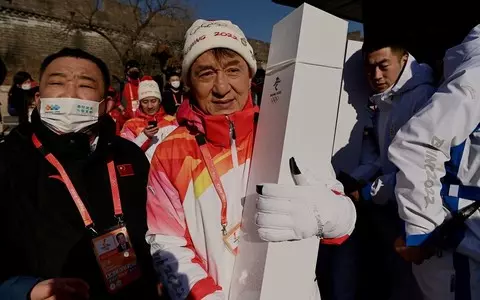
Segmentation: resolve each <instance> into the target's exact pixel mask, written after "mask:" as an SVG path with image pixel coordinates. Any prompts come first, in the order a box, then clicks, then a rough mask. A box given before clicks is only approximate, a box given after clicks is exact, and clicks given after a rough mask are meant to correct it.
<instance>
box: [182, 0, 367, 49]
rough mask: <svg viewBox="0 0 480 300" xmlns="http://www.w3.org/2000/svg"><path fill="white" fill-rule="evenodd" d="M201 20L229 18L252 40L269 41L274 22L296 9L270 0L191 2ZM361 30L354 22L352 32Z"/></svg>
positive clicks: (209, 0) (203, 0)
mask: <svg viewBox="0 0 480 300" xmlns="http://www.w3.org/2000/svg"><path fill="white" fill-rule="evenodd" d="M188 2H189V3H190V4H191V5H192V6H193V8H194V10H195V12H196V15H197V17H198V18H202V19H207V20H219V19H227V20H231V21H232V22H233V23H235V24H237V25H238V26H239V27H240V28H241V29H242V30H243V32H244V33H245V35H246V36H247V37H249V38H253V39H257V40H261V41H265V42H269V41H270V38H271V34H272V28H273V25H275V23H277V22H278V21H280V20H281V19H283V18H284V17H285V16H286V15H288V14H289V13H290V12H292V11H293V8H291V7H287V6H283V5H279V4H276V3H273V2H272V1H271V0H188ZM360 29H362V25H361V24H359V23H355V22H351V23H350V24H349V30H351V31H355V30H360Z"/></svg>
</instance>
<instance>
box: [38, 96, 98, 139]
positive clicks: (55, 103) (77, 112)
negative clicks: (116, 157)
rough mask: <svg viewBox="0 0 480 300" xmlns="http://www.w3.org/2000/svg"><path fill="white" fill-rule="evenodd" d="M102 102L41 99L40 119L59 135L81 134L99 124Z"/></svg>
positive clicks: (75, 99)
mask: <svg viewBox="0 0 480 300" xmlns="http://www.w3.org/2000/svg"><path fill="white" fill-rule="evenodd" d="M102 102H103V101H101V102H96V101H90V100H82V99H77V98H40V119H41V120H42V122H43V124H45V126H47V127H48V128H49V129H50V130H52V131H54V132H56V133H58V134H65V133H72V132H79V131H81V130H83V129H85V128H86V127H88V126H91V125H93V124H95V123H97V122H98V117H99V106H100V103H102Z"/></svg>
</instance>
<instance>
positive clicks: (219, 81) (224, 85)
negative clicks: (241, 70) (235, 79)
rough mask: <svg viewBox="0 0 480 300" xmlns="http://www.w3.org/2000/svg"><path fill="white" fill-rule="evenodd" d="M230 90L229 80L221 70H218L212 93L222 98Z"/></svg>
mask: <svg viewBox="0 0 480 300" xmlns="http://www.w3.org/2000/svg"><path fill="white" fill-rule="evenodd" d="M228 92H230V82H229V81H228V77H227V75H226V74H225V72H223V71H218V72H217V76H216V77H215V82H214V84H213V94H214V96H215V97H216V98H220V99H221V98H223V97H225V95H227V94H228Z"/></svg>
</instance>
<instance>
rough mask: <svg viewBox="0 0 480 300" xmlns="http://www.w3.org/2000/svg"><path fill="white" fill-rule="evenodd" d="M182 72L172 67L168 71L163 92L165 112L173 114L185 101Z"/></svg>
mask: <svg viewBox="0 0 480 300" xmlns="http://www.w3.org/2000/svg"><path fill="white" fill-rule="evenodd" d="M180 75H181V74H180V72H178V71H175V70H173V69H170V70H169V71H167V85H166V86H165V90H164V91H163V93H162V105H163V108H164V109H165V112H166V113H167V114H169V115H171V116H174V115H175V114H176V113H177V109H178V107H179V106H180V104H182V102H183V86H182V82H181V79H180Z"/></svg>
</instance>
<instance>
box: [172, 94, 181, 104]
mask: <svg viewBox="0 0 480 300" xmlns="http://www.w3.org/2000/svg"><path fill="white" fill-rule="evenodd" d="M172 95H173V100H174V101H175V105H180V104H182V102H183V94H182V95H180V102H178V101H177V96H175V93H173V92H172Z"/></svg>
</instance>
